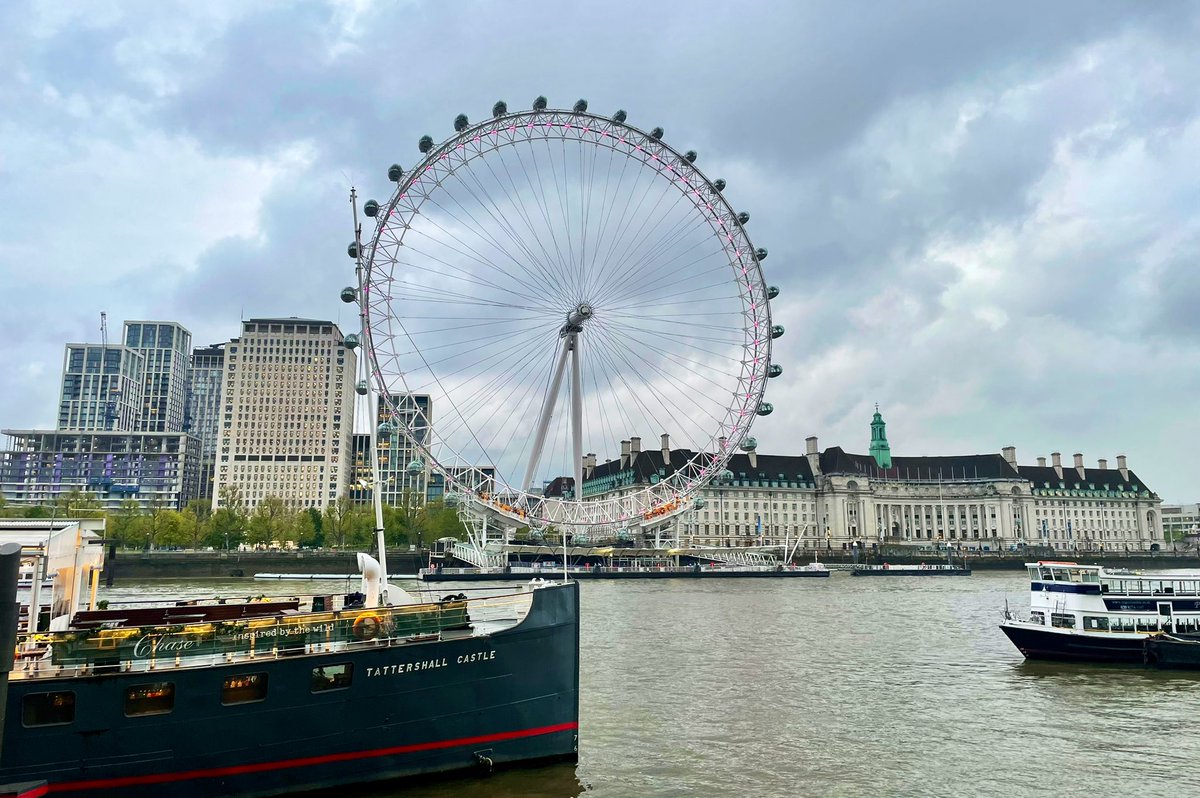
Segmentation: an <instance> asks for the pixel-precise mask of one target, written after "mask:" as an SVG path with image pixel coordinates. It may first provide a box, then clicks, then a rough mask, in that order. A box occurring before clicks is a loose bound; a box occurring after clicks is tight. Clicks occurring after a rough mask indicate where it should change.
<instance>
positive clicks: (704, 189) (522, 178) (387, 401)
mask: <svg viewBox="0 0 1200 798" xmlns="http://www.w3.org/2000/svg"><path fill="white" fill-rule="evenodd" d="M454 130H455V132H454V135H452V136H450V137H449V138H447V139H446V140H444V141H442V142H441V143H435V142H434V140H433V139H432V138H431V137H429V136H425V137H423V138H421V140H420V142H419V150H420V152H421V155H422V159H421V160H420V162H419V163H417V164H416V165H415V166H414V167H412V168H411V169H407V170H406V169H404V168H402V167H401V166H400V165H393V166H392V167H391V168H390V169H389V170H388V177H389V178H390V179H391V180H392V181H393V182H395V184H396V187H395V189H394V190H393V191H392V193H391V196H390V197H389V198H388V199H387V200H385V201H380V202H376V201H374V200H369V201H368V202H366V203H365V204H364V206H363V210H364V212H365V213H366V215H367V216H368V217H372V218H373V219H374V224H375V227H374V230H373V231H372V230H368V231H367V232H365V233H364V234H363V235H362V237H361V240H360V241H356V242H355V243H354V244H352V245H351V251H350V254H351V255H352V256H353V257H355V258H357V259H358V260H359V262H360V265H361V268H360V269H359V273H360V278H359V285H358V287H357V288H356V289H353V288H351V289H347V290H346V291H343V299H345V300H346V301H355V302H357V303H358V304H359V306H360V312H361V315H362V317H363V338H362V342H361V343H362V345H363V350H364V355H365V359H366V365H367V368H368V371H369V373H370V375H371V377H372V379H373V380H374V382H375V385H376V386H377V390H378V392H379V395H380V401H381V403H382V404H383V406H384V407H385V408H387V410H389V411H390V413H389V415H391V416H392V417H393V418H395V419H396V420H397V422H396V423H399V424H400V425H401V428H400V429H398V430H396V432H397V433H399V434H406V435H408V436H409V437H410V440H411V443H412V445H413V447H414V448H415V449H416V451H417V452H419V456H420V457H422V458H424V459H425V461H426V462H427V463H428V466H429V467H430V468H431V469H433V470H435V471H437V472H439V473H440V474H441V475H442V476H443V478H444V480H445V483H446V486H447V490H448V491H458V492H459V493H461V494H463V495H466V496H469V497H471V499H470V500H472V501H477V502H480V503H481V504H484V505H487V506H488V508H489V509H490V510H491V511H493V512H497V513H500V514H501V515H505V516H508V517H510V518H511V519H512V520H513V521H515V522H517V523H528V524H543V525H545V524H557V525H562V526H568V527H575V528H578V527H596V526H609V525H624V524H628V523H634V522H641V521H643V520H645V519H647V518H651V517H657V516H661V515H670V514H673V513H674V512H677V511H679V510H681V509H683V508H685V506H686V504H687V502H688V501H689V498H690V497H691V496H692V495H693V494H694V493H695V492H696V491H697V490H698V489H699V488H700V487H702V486H703V485H704V484H705V483H706V482H707V481H708V480H710V479H712V478H713V477H714V476H717V475H718V474H720V473H721V472H722V471H723V470H724V469H725V468H726V465H727V463H728V460H729V458H730V457H731V456H732V454H733V453H734V452H735V451H736V449H737V447H738V446H739V445H742V444H744V443H746V444H749V442H750V441H752V440H753V439H749V438H748V437H747V433H748V431H749V429H750V425H751V423H752V421H753V420H754V418H755V417H756V416H757V415H766V414H768V413H770V412H771V409H772V408H771V405H770V404H769V403H767V402H765V401H763V396H764V391H765V387H766V383H767V380H768V379H769V378H770V377H774V376H778V375H779V374H780V373H781V372H782V368H781V367H780V366H778V365H775V364H773V363H772V362H771V342H772V339H773V338H777V337H779V336H780V335H782V334H783V328H782V327H781V326H779V325H773V324H772V322H771V307H770V300H771V299H773V298H774V297H775V296H776V295H777V293H778V290H777V289H775V288H774V287H769V286H768V285H767V284H766V282H765V280H764V277H763V269H762V262H763V261H764V260H765V259H766V257H767V252H766V250H765V249H761V248H759V249H756V248H755V247H754V246H753V245H752V244H751V241H750V238H749V235H748V233H747V227H748V223H749V221H750V216H749V214H748V213H745V212H738V211H736V210H734V208H733V207H732V206H731V205H730V203H729V202H728V201H727V199H726V197H725V195H724V193H723V191H724V189H725V182H724V181H723V180H720V179H717V180H710V179H709V178H707V177H706V176H705V175H704V174H703V173H702V172H701V171H700V170H699V168H698V167H697V166H696V161H697V155H696V153H695V152H693V151H686V152H680V151H677V150H675V149H674V148H672V147H671V146H669V145H667V144H666V143H665V142H664V141H663V131H662V129H661V128H654V129H652V130H650V131H648V132H647V131H643V130H641V129H639V128H637V127H634V126H633V125H632V124H630V123H629V122H628V121H627V116H626V113H625V112H624V111H617V112H616V113H615V114H613V115H612V116H602V115H598V114H595V113H592V112H589V110H588V106H587V102H586V101H584V100H580V101H579V102H577V103H575V105H574V107H573V108H571V109H569V110H565V109H551V108H549V107H548V106H547V103H546V100H545V98H543V97H539V98H537V100H535V102H534V103H533V107H532V109H531V110H528V111H510V110H509V109H508V108H507V106H506V105H505V103H503V102H498V103H496V105H495V106H494V108H493V109H492V116H491V118H490V119H487V120H486V121H483V122H479V123H476V124H471V123H470V122H469V121H468V119H467V117H466V116H461V115H460V116H459V117H458V118H457V119H456V120H455V121H454ZM359 387H360V392H362V391H364V389H365V386H363V385H362V384H360V386H359ZM412 395H428V397H429V401H428V404H425V403H422V404H421V407H422V408H426V407H427V408H428V409H427V410H422V411H421V412H418V413H416V414H414V413H413V412H412V409H413V408H414V406H415V405H414V404H413V403H412V402H411V401H407V400H406V399H405V397H408V396H412ZM401 405H403V406H404V410H405V412H401ZM418 427H419V434H416V433H417V431H418V430H417V429H416V428H418ZM660 436H662V437H660ZM643 437H644V438H645V439H646V441H647V445H646V447H645V448H646V449H648V450H654V451H658V450H659V449H660V448H665V449H666V450H667V457H666V458H663V457H661V456H656V457H650V458H640V459H637V460H636V461H635V462H631V458H626V459H625V460H624V461H622V457H621V455H622V452H621V450H619V449H618V447H619V446H621V445H622V442H623V441H624V442H628V441H630V440H634V439H638V438H643ZM627 448H628V446H627V445H626V449H627ZM547 486H548V487H549V489H547Z"/></svg>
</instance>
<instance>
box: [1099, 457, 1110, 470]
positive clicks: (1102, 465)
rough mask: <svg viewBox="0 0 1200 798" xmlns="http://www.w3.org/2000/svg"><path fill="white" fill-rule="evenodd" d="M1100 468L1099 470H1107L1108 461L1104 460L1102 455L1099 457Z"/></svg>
mask: <svg viewBox="0 0 1200 798" xmlns="http://www.w3.org/2000/svg"><path fill="white" fill-rule="evenodd" d="M1100 470H1101V471H1107V470H1108V461H1107V460H1105V459H1104V458H1103V457H1101V458H1100Z"/></svg>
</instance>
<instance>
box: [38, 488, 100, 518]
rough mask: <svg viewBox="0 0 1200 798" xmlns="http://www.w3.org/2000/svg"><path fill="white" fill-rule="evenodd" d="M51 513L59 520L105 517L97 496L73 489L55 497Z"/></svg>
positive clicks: (51, 505)
mask: <svg viewBox="0 0 1200 798" xmlns="http://www.w3.org/2000/svg"><path fill="white" fill-rule="evenodd" d="M50 507H51V511H52V512H53V514H54V516H55V517H58V518H98V517H101V516H103V515H104V511H103V510H102V509H101V507H100V502H99V501H98V500H97V499H96V494H94V493H89V492H87V491H82V490H80V489H79V488H72V489H71V490H69V491H67V492H66V493H60V494H59V495H57V496H55V497H54V501H53V502H51V504H50Z"/></svg>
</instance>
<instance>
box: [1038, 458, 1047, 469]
mask: <svg viewBox="0 0 1200 798" xmlns="http://www.w3.org/2000/svg"><path fill="white" fill-rule="evenodd" d="M1045 467H1046V458H1045V457H1039V458H1038V468H1045Z"/></svg>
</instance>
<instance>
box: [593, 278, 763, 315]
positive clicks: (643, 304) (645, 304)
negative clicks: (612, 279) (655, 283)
mask: <svg viewBox="0 0 1200 798" xmlns="http://www.w3.org/2000/svg"><path fill="white" fill-rule="evenodd" d="M685 284H686V283H685ZM728 287H729V280H721V281H720V282H715V283H709V284H707V285H700V286H696V287H695V288H688V289H687V290H684V291H676V292H674V293H671V294H662V295H660V296H658V297H656V298H654V299H653V300H652V301H651V300H647V299H645V298H644V297H638V300H639V301H638V302H636V303H634V304H629V305H620V304H614V303H612V302H609V303H607V306H608V307H609V308H614V309H618V310H634V309H638V308H652V307H660V306H661V305H662V304H664V303H666V302H667V300H671V299H680V298H681V297H685V296H690V295H692V294H697V293H700V292H701V291H709V290H712V289H714V288H728ZM720 299H721V300H726V299H727V298H726V297H721V298H720ZM704 301H706V300H703V299H701V300H694V299H692V300H688V305H689V306H693V305H696V304H699V303H701V302H704ZM742 312H743V311H740V310H738V311H731V313H739V314H740V313H742ZM610 313H611V310H610Z"/></svg>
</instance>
